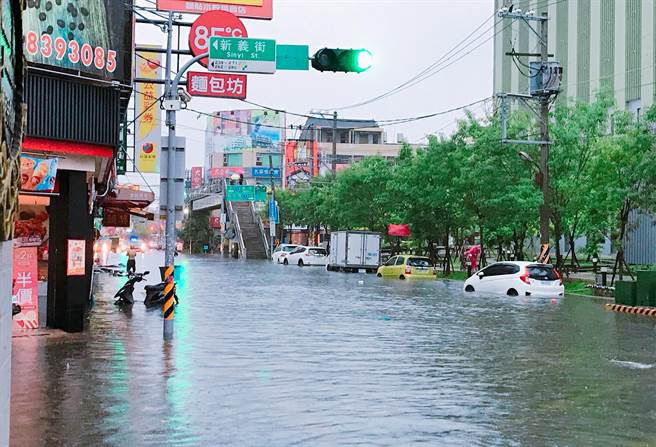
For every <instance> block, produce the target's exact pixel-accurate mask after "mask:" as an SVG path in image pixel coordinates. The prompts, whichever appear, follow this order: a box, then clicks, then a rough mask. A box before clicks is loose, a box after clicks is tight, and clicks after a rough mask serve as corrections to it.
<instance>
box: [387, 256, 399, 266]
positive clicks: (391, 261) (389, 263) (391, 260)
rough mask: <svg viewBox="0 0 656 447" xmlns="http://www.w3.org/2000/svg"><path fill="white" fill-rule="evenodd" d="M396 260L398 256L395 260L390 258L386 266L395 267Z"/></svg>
mask: <svg viewBox="0 0 656 447" xmlns="http://www.w3.org/2000/svg"><path fill="white" fill-rule="evenodd" d="M396 258H397V256H394V257H393V258H389V259H388V260H387V262H386V263H385V265H387V266H390V265H394V264H395V263H396Z"/></svg>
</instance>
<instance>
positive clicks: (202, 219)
mask: <svg viewBox="0 0 656 447" xmlns="http://www.w3.org/2000/svg"><path fill="white" fill-rule="evenodd" d="M209 220H210V211H209V210H205V211H193V212H191V213H190V214H189V216H188V218H187V220H185V221H184V225H183V227H182V229H181V230H180V232H179V233H178V237H179V238H180V239H181V240H182V241H183V243H184V245H185V247H186V248H185V249H186V250H188V249H189V243H191V248H192V251H193V252H194V253H202V252H203V245H206V244H207V245H209V246H210V250H212V249H213V248H214V245H215V244H216V242H217V241H216V240H215V238H214V236H213V233H214V232H213V230H212V229H211V228H210V224H209Z"/></svg>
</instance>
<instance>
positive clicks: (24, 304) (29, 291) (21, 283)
mask: <svg viewBox="0 0 656 447" xmlns="http://www.w3.org/2000/svg"><path fill="white" fill-rule="evenodd" d="M37 261H38V260H37V248H36V247H27V248H14V259H13V270H14V274H13V281H12V290H11V295H12V297H11V298H12V302H13V303H15V304H18V305H19V306H20V307H21V313H19V314H18V315H16V316H15V317H14V327H15V328H21V329H38V328H39V284H38V277H37V275H38V268H37Z"/></svg>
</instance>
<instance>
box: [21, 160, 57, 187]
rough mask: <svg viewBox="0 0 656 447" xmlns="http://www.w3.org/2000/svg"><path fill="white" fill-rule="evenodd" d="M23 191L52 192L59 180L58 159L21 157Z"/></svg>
mask: <svg viewBox="0 0 656 447" xmlns="http://www.w3.org/2000/svg"><path fill="white" fill-rule="evenodd" d="M20 162H21V187H20V189H21V191H34V192H48V193H49V192H52V191H53V190H54V189H55V180H56V179H57V166H58V164H59V159H57V158H37V157H29V156H27V155H21V158H20Z"/></svg>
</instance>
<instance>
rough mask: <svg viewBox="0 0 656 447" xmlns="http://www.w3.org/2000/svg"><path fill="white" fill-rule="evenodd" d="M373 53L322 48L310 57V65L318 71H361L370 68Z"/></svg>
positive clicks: (363, 50)
mask: <svg viewBox="0 0 656 447" xmlns="http://www.w3.org/2000/svg"><path fill="white" fill-rule="evenodd" d="M373 62H374V57H373V55H372V54H371V53H370V52H369V51H367V50H365V49H360V50H352V49H351V50H342V49H339V48H322V49H321V50H319V51H317V52H316V53H315V55H314V56H313V57H312V67H313V68H314V69H315V70H319V71H333V72H338V71H340V72H344V73H362V72H363V71H367V70H369V69H370V68H371V66H372V65H373Z"/></svg>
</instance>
